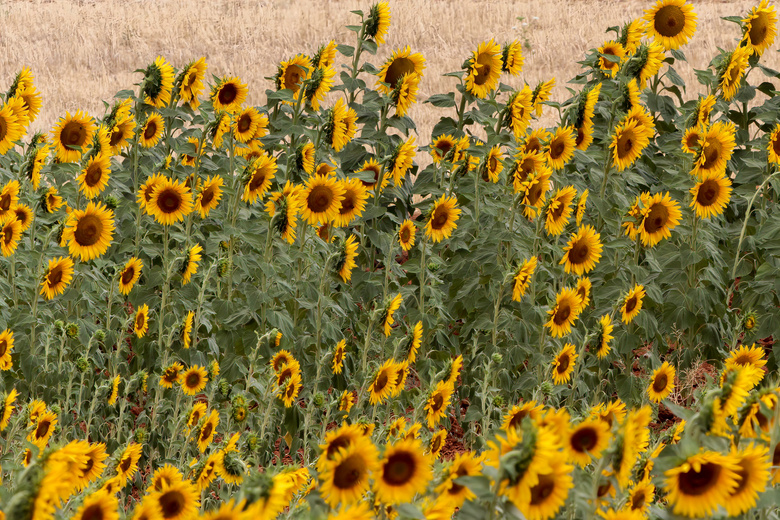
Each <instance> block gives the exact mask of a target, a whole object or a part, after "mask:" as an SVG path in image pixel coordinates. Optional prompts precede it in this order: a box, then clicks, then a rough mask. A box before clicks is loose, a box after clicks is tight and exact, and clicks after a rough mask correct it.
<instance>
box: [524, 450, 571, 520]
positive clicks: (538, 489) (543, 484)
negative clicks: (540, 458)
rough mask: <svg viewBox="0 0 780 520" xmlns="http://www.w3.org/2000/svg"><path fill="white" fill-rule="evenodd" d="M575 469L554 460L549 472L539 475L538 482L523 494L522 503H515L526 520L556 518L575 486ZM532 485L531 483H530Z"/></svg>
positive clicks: (559, 460) (551, 460) (550, 463)
mask: <svg viewBox="0 0 780 520" xmlns="http://www.w3.org/2000/svg"><path fill="white" fill-rule="evenodd" d="M572 470H573V468H572V467H571V466H569V465H568V464H566V463H564V462H563V460H561V459H559V458H552V459H550V462H549V471H546V472H543V473H539V475H538V477H537V479H536V482H535V483H534V484H531V485H530V486H529V488H528V491H527V493H523V495H524V496H523V497H522V500H521V501H520V503H515V505H516V506H518V509H520V512H522V513H523V515H525V517H526V518H528V519H529V520H530V519H535V520H542V519H545V518H552V517H554V516H556V514H557V513H558V511H559V510H560V509H561V507H563V505H564V504H565V503H566V498H567V497H568V495H569V489H571V488H572V487H573V486H574V482H573V479H572V476H571V473H572ZM529 484H530V483H529Z"/></svg>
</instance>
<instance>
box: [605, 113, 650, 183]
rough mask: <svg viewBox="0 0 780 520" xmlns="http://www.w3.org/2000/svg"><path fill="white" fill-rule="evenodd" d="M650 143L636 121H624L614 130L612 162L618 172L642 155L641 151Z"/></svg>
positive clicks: (647, 134) (647, 135)
mask: <svg viewBox="0 0 780 520" xmlns="http://www.w3.org/2000/svg"><path fill="white" fill-rule="evenodd" d="M649 143H650V136H649V133H648V132H647V131H645V129H643V128H642V127H640V126H639V125H638V123H637V122H636V121H624V122H622V123H621V124H619V125H618V126H617V128H615V132H614V133H613V134H612V142H611V143H610V145H609V147H610V148H611V149H612V160H613V162H614V163H615V166H617V169H618V171H623V170H625V169H626V168H628V167H629V166H631V165H632V164H634V162H636V160H637V159H638V158H639V156H640V155H642V151H643V150H644V149H645V148H646V147H647V145H648V144H649Z"/></svg>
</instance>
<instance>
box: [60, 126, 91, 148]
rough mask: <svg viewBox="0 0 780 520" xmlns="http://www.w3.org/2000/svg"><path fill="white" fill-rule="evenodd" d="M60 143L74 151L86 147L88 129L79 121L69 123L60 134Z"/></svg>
mask: <svg viewBox="0 0 780 520" xmlns="http://www.w3.org/2000/svg"><path fill="white" fill-rule="evenodd" d="M60 141H61V142H62V145H63V146H64V147H65V148H67V149H69V150H72V149H74V148H75V147H76V146H84V143H85V142H86V141H87V129H86V127H85V126H84V125H82V124H81V123H79V122H78V121H69V122H67V123H66V124H65V126H64V127H63V128H62V132H60Z"/></svg>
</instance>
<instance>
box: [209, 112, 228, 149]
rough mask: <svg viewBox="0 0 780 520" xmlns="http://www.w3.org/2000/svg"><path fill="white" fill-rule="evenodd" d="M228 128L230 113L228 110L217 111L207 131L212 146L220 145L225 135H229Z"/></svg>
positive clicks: (219, 146) (218, 146) (217, 146)
mask: <svg viewBox="0 0 780 520" xmlns="http://www.w3.org/2000/svg"><path fill="white" fill-rule="evenodd" d="M230 128H231V127H230V114H229V113H228V112H217V114H216V121H215V122H214V125H213V126H212V127H211V131H210V132H209V135H210V136H211V143H212V145H213V146H214V148H221V147H222V142H223V141H224V139H225V135H230V134H229V132H230Z"/></svg>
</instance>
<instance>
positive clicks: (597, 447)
mask: <svg viewBox="0 0 780 520" xmlns="http://www.w3.org/2000/svg"><path fill="white" fill-rule="evenodd" d="M609 430H610V428H609V424H607V423H606V422H604V421H601V420H599V419H585V420H584V421H582V422H580V423H579V424H578V425H576V426H572V427H571V428H570V429H569V431H568V432H567V437H566V449H567V451H568V453H569V460H570V461H571V462H574V463H576V464H577V465H578V466H580V467H581V468H582V467H585V466H587V465H588V464H589V463H590V461H591V460H594V459H595V460H598V459H599V458H601V454H602V452H603V451H604V450H605V449H606V448H607V447H608V446H609V441H610V433H609Z"/></svg>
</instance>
